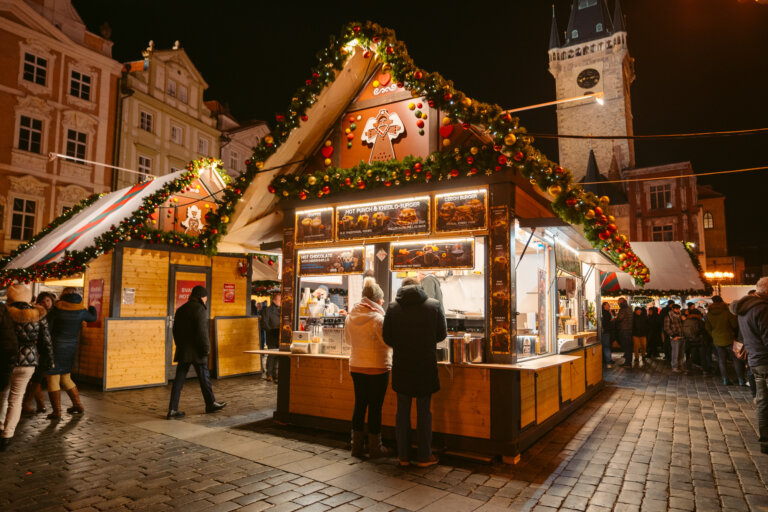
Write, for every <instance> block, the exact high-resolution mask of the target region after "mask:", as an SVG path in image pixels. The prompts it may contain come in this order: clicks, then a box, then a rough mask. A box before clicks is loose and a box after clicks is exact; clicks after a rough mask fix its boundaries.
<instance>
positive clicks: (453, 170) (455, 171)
mask: <svg viewBox="0 0 768 512" xmlns="http://www.w3.org/2000/svg"><path fill="white" fill-rule="evenodd" d="M458 175H459V171H457V170H456V169H451V177H452V178H455V177H457V176H458Z"/></svg>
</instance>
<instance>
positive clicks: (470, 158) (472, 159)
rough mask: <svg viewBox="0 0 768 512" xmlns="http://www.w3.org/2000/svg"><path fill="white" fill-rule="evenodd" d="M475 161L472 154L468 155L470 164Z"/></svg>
mask: <svg viewBox="0 0 768 512" xmlns="http://www.w3.org/2000/svg"><path fill="white" fill-rule="evenodd" d="M474 162H475V159H474V158H473V157H472V156H468V157H467V163H468V164H469V165H472V164H473V163H474Z"/></svg>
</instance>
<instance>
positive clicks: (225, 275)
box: [211, 256, 251, 318]
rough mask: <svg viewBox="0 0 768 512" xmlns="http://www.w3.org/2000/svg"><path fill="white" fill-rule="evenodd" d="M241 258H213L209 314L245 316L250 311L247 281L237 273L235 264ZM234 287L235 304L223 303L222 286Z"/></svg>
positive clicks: (215, 315)
mask: <svg viewBox="0 0 768 512" xmlns="http://www.w3.org/2000/svg"><path fill="white" fill-rule="evenodd" d="M238 261H245V260H244V259H241V258H232V257H227V256H214V257H213V263H212V267H213V271H212V278H211V288H212V289H211V314H212V315H213V316H214V318H215V317H217V316H245V315H247V314H248V313H249V311H250V305H251V298H250V297H248V279H247V278H246V277H243V276H241V275H240V273H239V272H238V271H237V262H238ZM225 283H232V284H234V285H235V302H233V303H225V302H224V284H225Z"/></svg>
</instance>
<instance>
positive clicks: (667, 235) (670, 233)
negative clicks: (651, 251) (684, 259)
mask: <svg viewBox="0 0 768 512" xmlns="http://www.w3.org/2000/svg"><path fill="white" fill-rule="evenodd" d="M651 234H652V236H653V241H654V242H671V241H672V240H674V238H675V232H674V229H673V228H672V225H671V224H667V225H665V226H653V230H652V233H651Z"/></svg>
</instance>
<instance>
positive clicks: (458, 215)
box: [435, 189, 488, 232]
mask: <svg viewBox="0 0 768 512" xmlns="http://www.w3.org/2000/svg"><path fill="white" fill-rule="evenodd" d="M487 200H488V191H486V190H485V189H480V190H465V191H462V192H451V193H450V194H437V195H436V196H435V231H437V232H450V231H468V230H472V229H485V227H486V225H487V223H486V211H487V209H488V208H487Z"/></svg>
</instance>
